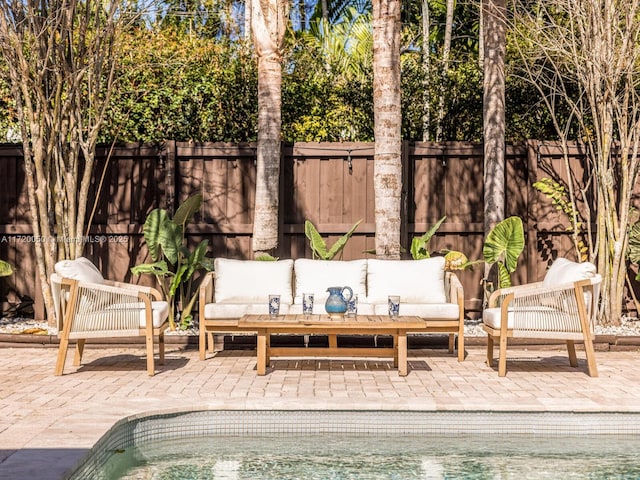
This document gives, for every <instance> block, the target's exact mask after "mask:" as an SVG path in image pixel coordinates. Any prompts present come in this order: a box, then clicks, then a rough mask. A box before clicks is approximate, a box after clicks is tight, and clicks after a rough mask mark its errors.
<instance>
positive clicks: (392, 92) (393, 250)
mask: <svg viewBox="0 0 640 480" xmlns="http://www.w3.org/2000/svg"><path fill="white" fill-rule="evenodd" d="M400 6H401V3H400V1H399V0H373V110H374V137H375V152H374V180H373V182H374V196H375V223H376V240H375V249H376V255H377V256H378V257H379V258H400V205H401V195H402V138H401V121H402V115H401V110H400V26H401V24H400Z"/></svg>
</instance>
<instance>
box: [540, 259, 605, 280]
mask: <svg viewBox="0 0 640 480" xmlns="http://www.w3.org/2000/svg"><path fill="white" fill-rule="evenodd" d="M596 273H597V269H596V266H595V265H594V264H593V263H590V262H583V263H577V262H572V261H571V260H567V259H566V258H558V259H556V260H555V261H554V262H553V264H552V265H551V267H550V268H549V270H548V271H547V274H546V275H545V277H544V281H543V282H542V284H543V286H545V287H556V286H558V285H565V284H567V283H573V282H578V281H580V280H586V279H588V278H593V277H595V276H596Z"/></svg>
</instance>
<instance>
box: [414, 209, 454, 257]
mask: <svg viewBox="0 0 640 480" xmlns="http://www.w3.org/2000/svg"><path fill="white" fill-rule="evenodd" d="M446 218H447V216H446V215H445V216H444V217H442V218H441V219H440V220H438V221H437V222H436V223H435V224H434V225H433V226H432V227H431V228H430V229H429V230H427V232H426V233H425V234H424V235H422V236H420V237H414V239H413V240H412V241H411V257H413V259H414V260H422V259H423V258H429V257H431V254H430V253H429V250H428V247H429V242H430V241H431V237H433V236H434V235H435V233H436V232H437V231H438V229H439V228H440V225H442V222H444V221H445V219H446Z"/></svg>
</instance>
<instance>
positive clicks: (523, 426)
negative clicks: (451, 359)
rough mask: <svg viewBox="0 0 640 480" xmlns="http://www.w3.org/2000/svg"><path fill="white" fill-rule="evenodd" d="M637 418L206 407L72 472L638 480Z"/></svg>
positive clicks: (174, 416) (114, 442) (130, 424)
mask: <svg viewBox="0 0 640 480" xmlns="http://www.w3.org/2000/svg"><path fill="white" fill-rule="evenodd" d="M639 421H640V415H637V414H626V413H593V414H590V413H570V414H567V413H548V412H545V413H522V412H481V411H478V412H392V411H382V412H381V411H370V412H363V411H203V412H176V413H171V414H163V415H152V416H146V417H145V416H141V417H132V418H128V419H124V420H122V421H121V422H118V424H116V425H115V426H114V428H113V429H111V431H110V432H109V433H107V434H106V435H105V436H104V437H103V438H102V439H101V440H100V442H98V444H96V446H95V447H94V449H93V451H92V453H91V455H89V456H88V457H87V459H86V460H85V461H84V462H83V463H82V465H81V466H80V467H79V468H78V469H77V470H76V471H75V472H74V474H72V475H71V476H70V478H72V479H78V478H92V479H93V478H101V479H116V478H126V479H142V478H145V479H147V478H153V479H166V480H174V479H181V480H189V479H227V480H240V479H242V480H245V479H247V480H248V479H251V480H275V479H277V480H284V479H305V480H327V479H340V480H351V479H358V480H388V479H389V480H390V479H394V480H395V479H418V478H419V479H427V478H429V479H431V478H434V479H435V478H469V479H493V478H518V479H521V478H523V479H526V478H529V479H546V478H589V479H605V478H607V479H608V478H639V477H640V456H638V455H637V452H640V432H639V431H640V423H639Z"/></svg>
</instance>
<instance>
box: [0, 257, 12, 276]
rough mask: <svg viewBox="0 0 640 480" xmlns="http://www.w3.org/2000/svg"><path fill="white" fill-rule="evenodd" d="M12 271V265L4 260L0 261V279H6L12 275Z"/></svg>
mask: <svg viewBox="0 0 640 480" xmlns="http://www.w3.org/2000/svg"><path fill="white" fill-rule="evenodd" d="M13 271H14V268H13V265H11V264H10V263H9V262H6V261H4V260H0V277H8V276H10V275H13Z"/></svg>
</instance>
